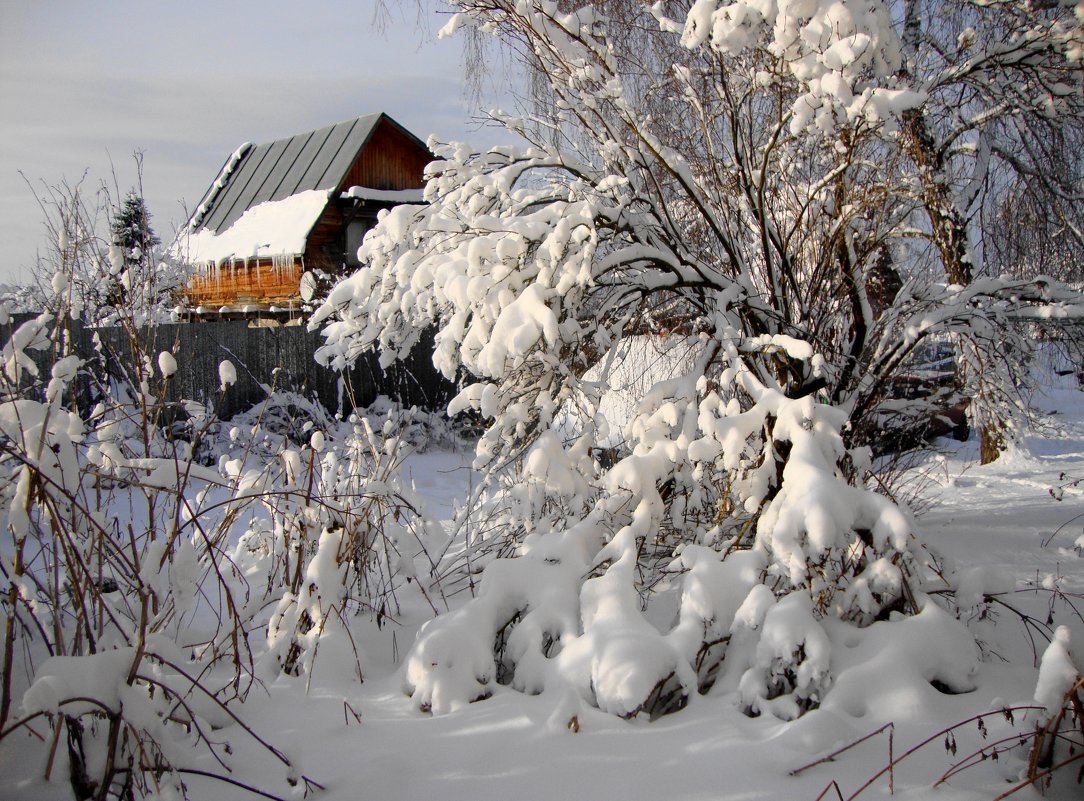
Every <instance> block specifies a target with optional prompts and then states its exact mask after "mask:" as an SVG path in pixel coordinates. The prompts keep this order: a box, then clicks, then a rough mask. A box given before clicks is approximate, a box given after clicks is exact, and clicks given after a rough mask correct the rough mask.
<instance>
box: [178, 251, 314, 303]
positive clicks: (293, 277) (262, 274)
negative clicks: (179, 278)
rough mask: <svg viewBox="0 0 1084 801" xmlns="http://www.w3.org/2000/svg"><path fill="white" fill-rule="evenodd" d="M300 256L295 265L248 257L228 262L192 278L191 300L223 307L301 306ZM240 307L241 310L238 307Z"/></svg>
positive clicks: (189, 288) (188, 290)
mask: <svg viewBox="0 0 1084 801" xmlns="http://www.w3.org/2000/svg"><path fill="white" fill-rule="evenodd" d="M301 272H302V265H301V260H300V259H295V260H294V261H293V263H292V264H286V265H283V264H277V265H276V264H275V263H274V262H273V260H272V259H258V260H257V259H248V260H247V261H245V262H234V263H233V264H224V265H221V266H219V267H215V268H213V269H209V270H208V271H207V272H206V273H201V274H196V275H193V276H192V277H191V279H189V282H188V288H187V290H186V292H187V294H188V301H189V304H190V305H191V306H194V307H198V306H205V307H207V308H210V309H218V308H220V307H222V306H231V307H234V306H237V307H244V306H259V307H266V306H281V307H284V308H285V307H287V306H289V305H290V304H291V303H293V304H294V305H299V304H300V301H301V298H300V295H299V293H298V290H299V286H300V282H301ZM238 310H239V309H238Z"/></svg>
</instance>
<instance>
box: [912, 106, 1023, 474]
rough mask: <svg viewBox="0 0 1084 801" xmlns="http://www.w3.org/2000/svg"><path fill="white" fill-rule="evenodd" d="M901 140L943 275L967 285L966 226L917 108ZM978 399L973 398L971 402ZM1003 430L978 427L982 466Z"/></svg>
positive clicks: (995, 452) (997, 449)
mask: <svg viewBox="0 0 1084 801" xmlns="http://www.w3.org/2000/svg"><path fill="white" fill-rule="evenodd" d="M902 140H903V146H904V148H905V150H906V152H907V154H908V156H910V158H911V160H912V161H913V162H914V163H915V166H916V167H917V168H918V179H919V184H920V185H921V187H922V202H923V206H924V207H925V209H926V214H927V215H928V216H929V219H930V231H931V232H932V234H933V244H934V247H936V248H937V251H938V253H939V254H940V256H941V262H942V264H943V265H944V268H945V274H946V275H947V276H948V279H949V281H951V282H952V283H953V284H959V285H960V286H967V285H968V284H970V283H971V280H972V279H973V278H974V269H973V265H972V263H971V253H970V249H969V248H968V242H967V224H966V222H965V221H964V217H963V215H962V214H961V213H960V210H959V208H957V206H956V203H955V200H954V199H953V197H952V193H951V190H950V189H949V185H948V182H947V181H946V180H945V177H946V176H945V172H944V163H943V158H942V155H941V153H940V151H939V149H938V148H937V146H936V144H935V143H934V140H933V136H932V135H931V134H930V130H929V127H928V126H927V125H926V118H925V116H923V114H922V111H921V110H920V109H912V110H910V111H906V112H904V115H903V130H902ZM957 371H958V374H959V377H960V378H961V380H962V382H963V384H964V386H967V383H968V382H967V376H966V375H965V374H963V370H962V369H961V367H960V366H958V367H957ZM979 400H980V399H979V398H972V399H971V402H972V403H975V402H977V401H979ZM1004 430H1005V427H1004V424H1003V422H1002V421H1000V420H994V421H987V422H985V423H983V424H982V425H981V426H980V428H979V460H980V462H981V463H982V464H989V463H990V462H993V461H995V460H996V459H997V457H998V456H999V455H1000V454H1001V452H1002V450H1004V447H1005V437H1004Z"/></svg>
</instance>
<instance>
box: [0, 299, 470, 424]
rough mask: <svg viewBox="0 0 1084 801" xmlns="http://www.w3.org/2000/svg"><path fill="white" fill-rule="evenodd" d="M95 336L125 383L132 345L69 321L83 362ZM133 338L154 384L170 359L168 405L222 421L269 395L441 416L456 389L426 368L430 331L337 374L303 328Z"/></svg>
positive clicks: (163, 331) (235, 325)
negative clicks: (382, 359)
mask: <svg viewBox="0 0 1084 801" xmlns="http://www.w3.org/2000/svg"><path fill="white" fill-rule="evenodd" d="M32 317H33V315H18V316H16V317H15V318H13V320H12V324H11V325H6V326H0V346H2V345H4V344H6V343H7V341H8V337H9V336H10V334H11V331H13V330H14V328H17V327H18V326H19V325H20V324H22V323H23V322H25V321H26V320H28V319H31V318H32ZM95 334H96V335H97V336H98V338H99V339H100V341H101V343H102V347H101V352H102V353H103V354H104V356H105V362H106V364H105V367H106V369H107V370H108V371H109V372H110V374H112V375H115V376H125V375H127V376H128V377H131V375H132V373H131V364H132V347H131V342H130V341H129V336H128V334H127V332H126V331H125V330H124V329H122V328H116V327H110V328H97V329H90V328H86V327H84V326H83V325H82V324H79V323H73V324H72V344H73V350H74V351H75V352H76V353H77V354H78V355H80V356H81V357H83V358H84V359H86V360H88V361H92V360H94V359H96V358H97V351H96V350H95V347H94V342H93V339H94V336H95ZM137 336H138V338H139V346H140V348H141V349H142V350H143V352H144V353H146V354H147V355H148V356H149V357H150V360H151V367H152V369H153V371H154V381H155V382H157V381H158V379H159V377H160V374H159V372H158V354H159V352H161V351H163V350H168V351H170V352H172V353H173V354H174V355H175V356H176V359H177V365H178V368H177V373H176V374H175V375H174V376H173V377H172V378H171V380H170V385H169V389H168V391H167V400H170V401H178V400H181V399H189V400H197V401H201V402H210V403H212V404H213V405H214V407H215V410H216V411H217V413H218V416H219V417H221V418H222V419H229V418H230V417H232V416H233V415H234V414H236V413H237V412H240V411H244V410H245V409H248V408H250V407H251V406H252V405H254V404H255V403H258V402H259V401H261V400H264V399H265V398H266V397H267V395H268V392H269V391H270V390H271V389H282V390H289V391H292V392H297V393H299V394H301V395H304V396H305V397H309V398H315V399H317V400H319V401H320V403H321V404H323V406H324V407H325V408H327V409H328V410H329V411H331V412H338V411H340V410H341V411H343V412H349V411H350V410H351V409H352V408H354V407H355V406H367V405H369V404H370V403H372V402H373V401H374V400H375V399H376V397H377V396H378V395H387V396H389V397H391V398H394V399H396V400H398V401H400V402H402V403H403V404H405V405H407V406H418V407H419V408H423V409H426V410H428V411H440V410H442V409H443V408H444V407H445V405H446V404H447V402H448V400H450V399H451V397H452V396H453V395H454V394H455V392H456V387H455V384H454V383H452V382H450V381H448V380H447V379H445V378H444V377H443V376H442V375H441V374H440V373H439V372H438V371H437V370H436V368H434V367H433V364H432V361H431V354H432V348H433V334H432V332H431V331H430V332H426V334H425V335H423V337H422V341H421V342H420V343H419V345H418V346H417V347H416V348H415V349H414V351H413V352H412V353H411V354H410V357H409V358H408V359H406V360H405V361H403V362H401V363H398V364H395V365H393V366H392V367H390V368H389V369H387V370H381V369H380V366H379V364H378V361H377V356H376V354H372V353H369V354H366V355H364V356H362V357H361V358H359V359H358V361H357V363H356V364H355V366H354V368H353V369H352V370H350V371H349V372H348V373H343V374H340V373H339V372H337V371H335V370H330V369H328V368H326V367H323V366H322V365H319V364H317V363H316V360H315V353H316V349H317V348H318V347H320V345H322V344H323V341H324V340H323V337H322V336H320V334H319V332H310V331H308V330H306V329H305V328H304V327H303V326H282V327H269V328H264V327H260V328H257V327H249V325H248V322H247V321H244V320H221V321H208V322H199V323H179V324H174V325H159V326H156V327H149V328H145V329H141V330H140V331H139V333H138V335H137ZM28 354H29V355H30V356H32V357H33V358H34V361H35V362H36V363H38V365H39V367H41V368H42V377H43V378H44V379H46V380H48V375H49V373H48V369H49V364H50V359H51V357H50V355H49V354H46V353H42V352H38V351H28ZM223 359H228V360H230V361H231V362H233V364H234V366H235V367H236V369H237V383H236V384H234V385H233V386H231V387H230V388H229V390H228V391H227V392H226V393H225V394H224V395H223V394H222V392H221V390H220V388H219V375H218V366H219V364H220V363H221V362H222V360H223Z"/></svg>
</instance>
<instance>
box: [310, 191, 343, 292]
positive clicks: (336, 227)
mask: <svg viewBox="0 0 1084 801" xmlns="http://www.w3.org/2000/svg"><path fill="white" fill-rule="evenodd" d="M345 225H346V221H345V220H344V219H343V213H342V210H341V209H340V208H339V204H338V203H337V202H336V201H335V199H334V197H333V198H332V200H331V202H329V203H328V204H327V207H326V208H325V209H324V213H323V214H321V215H320V219H319V220H317V221H316V225H314V226H313V227H312V231H311V232H310V233H309V238H308V239H307V240H306V241H305V269H307V270H323V271H324V272H325V273H328V274H329V275H338V274H339V273H340V272H341V271H342V265H343V258H344V254H343V246H344V241H343V227H344V226H345Z"/></svg>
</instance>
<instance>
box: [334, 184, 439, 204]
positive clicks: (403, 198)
mask: <svg viewBox="0 0 1084 801" xmlns="http://www.w3.org/2000/svg"><path fill="white" fill-rule="evenodd" d="M424 192H425V190H423V189H370V188H369V187H367V186H352V187H350V188H349V189H347V190H346V191H345V192H343V193H342V198H343V199H344V200H346V199H350V198H353V199H355V200H377V201H381V202H383V203H423V202H424V200H423V199H422V195H423V194H424Z"/></svg>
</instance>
